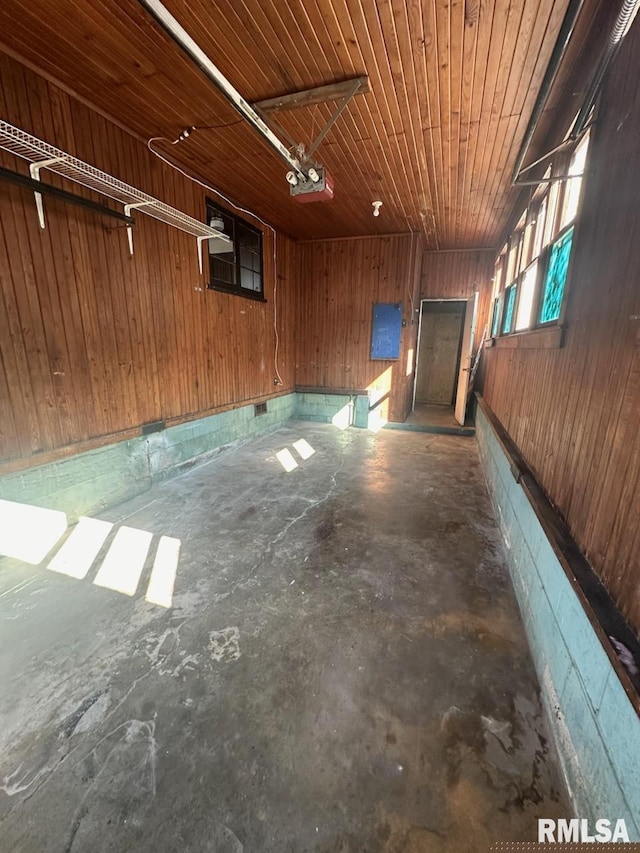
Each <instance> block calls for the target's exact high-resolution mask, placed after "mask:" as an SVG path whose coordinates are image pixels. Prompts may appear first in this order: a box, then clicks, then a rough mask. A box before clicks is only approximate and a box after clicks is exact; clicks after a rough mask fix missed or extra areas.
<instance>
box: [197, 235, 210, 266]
mask: <svg viewBox="0 0 640 853" xmlns="http://www.w3.org/2000/svg"><path fill="white" fill-rule="evenodd" d="M210 239H211V238H210V237H196V240H197V241H198V269H199V270H200V275H202V269H203V262H202V244H203V243H206V241H207V240H210Z"/></svg>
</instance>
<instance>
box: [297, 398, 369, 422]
mask: <svg viewBox="0 0 640 853" xmlns="http://www.w3.org/2000/svg"><path fill="white" fill-rule="evenodd" d="M297 397H298V401H297V414H296V417H298V418H299V419H300V420H302V421H316V422H319V423H327V424H330V423H332V424H335V426H338V427H340V428H342V429H345V428H346V427H348V426H354V427H358V428H360V429H367V427H368V426H369V396H368V395H364V394H311V393H308V392H299V393H298V394H297Z"/></svg>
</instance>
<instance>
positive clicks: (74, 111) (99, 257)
mask: <svg viewBox="0 0 640 853" xmlns="http://www.w3.org/2000/svg"><path fill="white" fill-rule="evenodd" d="M0 80H1V82H0V114H2V116H3V117H4V118H6V119H7V120H8V121H10V122H11V123H13V124H16V125H18V126H19V127H22V128H24V129H25V130H28V131H30V132H32V133H34V134H35V135H36V136H39V137H41V138H43V139H45V140H47V141H49V142H51V143H53V144H54V145H56V146H58V147H60V148H62V149H64V150H66V151H69V152H72V153H74V154H75V155H77V156H78V157H80V158H81V159H84V160H87V161H88V162H90V163H93V164H95V165H96V166H98V167H99V168H101V169H103V170H105V171H107V172H110V173H112V174H115V175H116V176H118V177H120V178H122V179H123V180H125V181H127V182H128V183H131V184H133V185H134V186H136V187H139V188H140V189H143V190H145V191H147V192H150V193H151V194H153V195H155V196H157V197H158V198H160V199H162V200H164V201H166V202H168V203H169V204H172V205H174V206H175V207H177V208H179V209H181V210H183V211H185V212H187V213H189V214H191V215H192V216H195V217H198V218H203V217H204V212H205V191H204V190H203V189H202V188H201V187H199V186H197V185H196V184H194V183H192V182H191V181H189V180H187V179H185V178H183V177H182V176H180V175H178V174H177V173H176V172H175V171H174V170H172V169H170V168H169V167H167V166H165V165H164V164H162V163H161V162H160V161H159V160H158V159H156V158H155V157H153V156H152V155H151V154H149V153H148V151H147V150H146V147H145V146H144V145H143V144H141V143H140V142H138V141H137V140H136V139H134V138H133V137H131V136H129V135H128V134H126V133H125V132H123V131H122V130H121V129H119V128H118V127H115V126H114V125H112V124H110V123H109V122H107V121H106V120H105V119H104V118H102V117H101V116H100V115H98V114H96V113H95V112H93V111H91V110H90V109H88V108H87V107H86V106H84V105H83V104H80V103H79V102H77V101H74V100H73V99H71V98H70V97H69V96H68V95H67V94H65V93H64V92H62V91H61V90H60V89H58V88H56V87H55V86H54V85H52V84H50V83H48V82H47V81H45V80H44V79H42V78H41V77H39V76H37V75H36V74H34V73H32V72H31V71H28V70H26V69H25V68H23V67H22V66H21V65H19V64H18V63H16V62H15V61H13V60H11V59H8V58H7V57H5V56H2V55H0ZM1 163H2V165H4V166H6V167H8V168H12V169H15V170H19V171H21V172H23V173H26V172H27V169H26V162H25V161H21V160H18V159H17V158H13V157H12V156H10V155H7V154H3V156H2V158H1ZM45 176H46V177H45ZM43 179H45V180H47V179H48V180H50V182H51V183H56V182H57V183H59V185H61V186H62V185H63V183H62V181H60V180H59V179H56V178H55V176H51V175H47V173H46V172H43ZM64 186H65V188H66V189H70V190H72V191H74V192H84V191H83V190H81V189H80V188H79V187H78V186H77V185H74V184H71V183H68V182H66V183H65V184H64ZM87 194H89V193H87ZM94 198H95V196H94ZM97 200H101V201H103V199H100V198H98V199H97ZM45 207H46V223H47V227H46V230H44V231H41V230H40V228H39V226H38V220H37V218H36V211H35V205H34V199H33V194H32V193H31V192H30V191H28V190H25V189H21V188H18V187H16V186H14V185H10V184H8V183H7V182H4V181H3V182H0V330H1V333H0V359H1V361H0V463H5V464H3V465H1V467H0V471H6V470H10V469H11V465H10V464H7V462H8V461H9V460H24V461H25V462H24V464H27V463H29V464H39V463H41V462H43V461H46V460H47V459H49V458H51V455H52V452H53V451H56V450H57V449H59V448H67V449H68V448H69V447H71V448H75V449H82V448H83V447H86V446H88V444H89V445H90V444H93V445H95V444H100V443H104V442H106V441H109V440H115V439H117V438H121V437H123V435H126V434H127V431H128V430H131V428H135V427H136V426H137V425H140V424H142V423H145V422H149V421H155V420H159V419H164V420H166V421H171V420H176V421H177V420H185V419H190V418H196V417H201V416H203V415H205V414H207V413H210V412H212V411H213V410H217V409H219V408H221V407H229V406H235V405H239V404H241V403H244V402H247V401H251V400H254V399H256V398H259V397H264V396H267V395H270V394H273V392H274V383H273V379H274V372H275V371H274V349H275V335H274V265H273V238H272V235H271V232H269V231H266V230H265V282H266V283H265V292H266V296H267V300H268V301H267V303H261V302H255V301H251V300H249V299H243V298H240V297H237V296H228V295H225V294H222V293H216V292H214V291H207V290H206V288H205V277H204V276H201V275H200V274H199V271H198V263H197V252H196V241H195V239H194V238H192V237H190V236H189V235H186V234H183V233H182V232H179V231H176V230H174V229H172V228H169V227H168V226H165V225H163V224H161V223H158V222H156V221H155V220H152V219H150V218H149V217H145V216H144V215H142V214H138V215H136V216H135V218H136V226H135V229H134V244H135V252H134V255H133V257H130V256H129V253H128V249H127V240H126V235H125V231H124V229H123V228H120V227H114V226H116V225H119V223H117V221H116V220H113V219H107V218H105V217H102V216H99V215H97V214H94V213H93V212H89V211H84V210H81V209H80V208H78V207H75V206H71V205H67V204H63V203H62V202H59V201H56V200H53V199H51V198H46V197H45ZM277 251H278V290H279V292H278V318H279V320H278V328H279V332H280V342H279V344H280V347H279V369H280V373H281V375H282V378H283V380H284V386H283V387H282V388H280V389H278V390H279V391H283V390H287V389H291V388H292V387H293V384H294V364H293V348H292V313H291V309H290V307H289V304H288V303H289V302H290V301H291V299H292V286H293V279H292V275H293V254H294V244H293V243H292V242H291V241H290V240H288V239H287V238H285V237H282V236H278V239H277ZM205 268H206V262H205ZM54 455H55V454H54ZM13 467H16V463H14V465H13Z"/></svg>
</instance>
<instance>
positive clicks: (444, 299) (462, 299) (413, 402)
mask: <svg viewBox="0 0 640 853" xmlns="http://www.w3.org/2000/svg"><path fill="white" fill-rule="evenodd" d="M425 302H460V303H461V304H462V305H464V306H465V310H466V307H467V297H465V296H458V297H452V296H444V297H442V299H438V298H437V297H431V296H430V297H429V298H428V299H421V300H420V317H419V319H418V342H417V345H416V369H415V371H414V374H413V395H412V399H411V411H412V412H414V411H415V408H416V390H417V388H418V367H419V365H420V343H421V341H422V305H423V303H425ZM464 319H465V318H464V314H463V317H462V325H461V327H460V338H461V340H462V335H463V332H464ZM459 345H460V344H458V346H459ZM456 382H457V378H456Z"/></svg>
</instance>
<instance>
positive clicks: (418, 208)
mask: <svg viewBox="0 0 640 853" xmlns="http://www.w3.org/2000/svg"><path fill="white" fill-rule="evenodd" d="M567 3H568V0H494V2H491V0H377V2H374V0H215V2H213V0H189V2H185V0H165V4H166V5H167V7H168V8H169V9H170V11H171V12H172V13H173V14H174V15H175V16H176V17H177V18H178V20H179V21H180V23H181V24H182V25H183V26H184V27H185V28H186V29H187V31H188V32H189V33H190V34H191V35H192V36H193V37H194V38H195V40H196V41H197V42H198V44H199V45H200V46H201V47H202V48H203V49H204V50H205V51H206V53H207V54H208V55H209V57H210V58H211V59H212V61H213V62H215V64H216V65H218V67H219V68H220V69H221V70H222V72H223V73H224V74H225V75H226V76H227V77H228V78H229V79H230V80H231V82H232V83H233V85H234V86H236V88H237V89H238V90H239V91H240V92H241V94H242V95H243V96H244V97H245V98H246V99H247V100H249V101H259V100H262V99H265V98H269V97H273V96H276V95H281V94H284V93H287V92H294V91H297V90H300V89H307V88H311V87H314V86H319V85H323V84H328V83H332V82H335V81H338V80H343V79H345V78H349V77H354V76H358V75H363V74H367V75H368V76H369V81H370V88H371V91H370V92H369V93H368V94H363V95H358V96H357V97H355V98H354V99H353V100H352V101H351V103H350V104H349V106H348V107H347V109H346V111H345V112H344V113H343V115H342V116H341V117H340V119H339V120H338V122H337V123H336V124H335V125H334V127H333V128H332V129H331V131H330V132H329V134H328V136H327V137H326V139H325V140H324V142H323V143H322V145H321V146H320V149H319V151H318V154H317V156H318V159H319V161H320V162H321V163H323V164H324V165H326V166H327V168H328V169H329V170H330V171H331V172H332V174H333V176H334V179H335V185H336V190H335V198H334V200H333V201H332V202H330V203H327V204H307V205H301V204H298V203H296V202H294V201H292V200H291V199H290V198H289V193H288V185H287V184H286V181H285V177H284V176H285V172H286V166H285V165H284V164H283V163H282V161H281V160H279V159H278V158H277V157H276V155H275V154H273V153H272V152H271V150H270V149H269V148H268V147H267V145H266V144H265V143H264V142H263V141H262V140H261V139H260V138H259V137H258V136H257V135H256V133H255V132H254V131H253V130H252V129H251V128H250V127H249V126H247V125H246V124H245V123H243V122H238V115H237V113H235V112H234V110H233V109H232V108H231V107H230V106H229V104H228V103H227V102H226V101H225V100H224V98H223V97H222V96H221V95H220V94H219V93H218V91H217V90H216V89H215V88H214V87H213V85H212V84H211V83H210V82H209V81H208V80H207V79H206V78H205V77H204V75H203V74H202V73H201V72H200V71H199V70H198V69H197V68H196V67H195V66H194V65H193V64H192V62H191V61H190V60H189V59H188V58H187V57H186V56H185V55H184V54H183V53H182V52H181V50H180V48H179V47H178V46H177V45H175V44H174V43H173V42H172V40H171V39H170V38H169V36H167V35H166V34H165V33H164V31H163V30H161V29H160V27H159V26H158V25H157V24H156V23H155V21H154V20H152V18H151V17H150V16H149V14H148V13H147V12H146V11H145V9H144V8H143V7H142V6H141V5H140V4H139V3H138V2H137V0H101V2H99V3H96V2H95V0H55V2H51V0H29V2H26V0H24V2H21V0H3V3H2V4H1V5H0V32H2V33H3V36H2V38H3V39H4V47H5V49H6V50H7V52H9V53H11V54H12V55H13V56H17V57H18V58H20V59H21V60H22V61H25V62H26V63H28V64H29V65H31V66H32V67H35V68H37V69H39V70H40V71H42V72H43V73H45V74H47V75H49V76H50V77H52V78H53V79H55V80H57V81H60V83H61V84H63V85H64V86H65V87H67V88H69V89H70V90H72V91H73V92H75V93H77V94H78V95H79V96H81V97H82V98H84V99H86V100H87V101H89V102H90V103H91V104H93V105H95V106H96V107H98V108H99V109H100V110H102V111H104V112H105V113H107V114H108V115H110V116H112V117H113V118H115V119H117V120H118V121H119V123H121V124H122V125H124V126H126V127H127V128H128V129H130V130H131V131H132V132H134V133H135V134H137V135H138V136H139V137H141V138H144V139H145V140H146V139H147V138H148V137H152V136H166V137H169V138H171V139H174V138H175V137H176V136H177V135H178V133H179V132H180V131H181V130H182V129H183V128H184V127H186V126H190V125H196V126H200V125H206V126H210V125H215V127H214V128H210V129H207V130H199V131H197V132H196V133H194V134H193V135H192V136H191V137H190V138H189V139H188V140H186V141H184V142H182V143H180V144H179V145H178V146H173V147H171V146H168V147H167V146H166V145H165V148H164V150H165V151H167V153H169V154H171V156H173V157H174V158H175V159H177V160H179V161H180V162H182V163H183V164H185V165H186V166H188V167H189V168H191V169H193V170H196V171H197V172H198V173H199V174H201V175H202V176H204V177H205V178H206V179H207V180H208V181H210V182H212V183H213V184H214V185H215V186H217V187H219V188H220V189H221V190H222V191H223V192H224V193H225V194H227V195H228V196H229V197H231V198H233V199H234V200H235V201H238V202H241V203H242V204H243V206H245V207H249V208H251V209H252V210H255V211H256V212H257V213H258V214H260V215H261V216H262V217H264V218H266V219H267V220H268V221H270V222H271V223H272V224H273V225H275V226H276V227H279V228H281V229H282V230H283V231H285V232H287V233H288V234H291V235H293V236H295V237H298V238H303V239H304V238H306V239H309V238H315V237H333V236H347V235H360V234H375V233H389V232H404V231H409V230H412V231H419V232H422V233H423V234H424V237H425V243H426V246H427V247H428V248H429V249H442V248H461V247H468V248H471V247H487V246H495V245H497V243H498V241H499V239H500V235H501V233H502V231H503V230H504V228H505V225H506V223H507V221H508V218H509V214H510V213H511V211H512V209H513V205H514V203H515V201H516V199H517V197H518V193H517V191H515V190H513V189H511V188H510V173H511V170H512V168H513V163H514V161H515V158H516V155H517V151H518V148H519V145H520V141H521V139H522V137H523V135H524V132H525V128H526V125H527V122H528V120H529V116H530V113H531V110H532V107H533V103H534V100H535V97H536V94H537V91H538V88H539V86H540V82H541V80H542V77H543V75H544V72H545V69H546V66H547V63H548V60H549V56H550V53H551V50H552V49H553V45H554V43H555V40H556V36H557V33H558V29H559V27H560V24H561V22H562V19H563V16H564V13H565V10H566V7H567ZM585 6H586V8H587V9H589V10H590V14H593V10H594V9H595V8H596V7H597V6H598V2H597V0H591V2H587V3H586V4H585ZM587 18H588V16H587ZM587 18H585V19H587ZM583 29H584V27H583ZM574 53H576V51H574ZM578 60H579V57H576V56H574V58H573V60H572V62H574V63H577V62H578ZM571 71H572V69H568V70H567V71H566V72H565V77H567V76H568V75H569V74H570V72H571ZM574 88H575V87H574ZM332 109H333V105H332V104H318V105H315V106H313V107H306V108H303V109H299V110H296V111H293V112H289V113H286V114H285V113H283V114H280V116H279V118H280V119H281V121H282V124H283V125H285V126H286V129H287V130H288V131H289V132H290V133H291V134H292V135H293V136H294V137H295V138H296V139H300V141H303V142H305V143H307V144H308V143H309V142H310V141H311V139H312V138H313V136H314V133H317V132H318V130H319V129H320V127H321V126H322V124H323V123H324V122H325V121H326V120H327V119H328V118H329V116H330V114H331V111H332ZM27 129H29V128H27ZM48 141H50V142H52V143H54V144H55V143H56V140H55V139H51V140H48ZM160 145H162V143H161V144H160ZM96 165H98V166H99V165H100V164H96ZM374 199H381V200H382V201H383V207H382V211H381V215H380V216H379V217H378V218H376V219H374V218H373V216H372V208H371V202H372V201H373V200H374Z"/></svg>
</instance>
